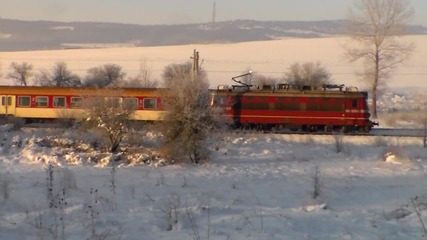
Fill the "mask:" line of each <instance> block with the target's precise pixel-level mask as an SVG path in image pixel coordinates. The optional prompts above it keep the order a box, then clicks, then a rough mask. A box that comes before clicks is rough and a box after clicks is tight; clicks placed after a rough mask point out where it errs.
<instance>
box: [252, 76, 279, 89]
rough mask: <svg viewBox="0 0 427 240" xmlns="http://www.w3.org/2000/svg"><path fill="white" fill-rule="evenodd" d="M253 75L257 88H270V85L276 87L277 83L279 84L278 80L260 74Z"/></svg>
mask: <svg viewBox="0 0 427 240" xmlns="http://www.w3.org/2000/svg"><path fill="white" fill-rule="evenodd" d="M252 75H253V80H252V82H253V85H254V86H256V87H257V88H263V87H264V86H268V85H270V86H271V85H275V84H276V83H278V82H279V81H278V79H275V78H272V77H269V76H265V75H262V74H259V73H255V74H252Z"/></svg>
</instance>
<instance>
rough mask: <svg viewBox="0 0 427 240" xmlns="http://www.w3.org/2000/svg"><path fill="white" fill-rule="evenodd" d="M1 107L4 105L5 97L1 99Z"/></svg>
mask: <svg viewBox="0 0 427 240" xmlns="http://www.w3.org/2000/svg"><path fill="white" fill-rule="evenodd" d="M1 105H2V106H4V105H6V97H4V96H2V97H1Z"/></svg>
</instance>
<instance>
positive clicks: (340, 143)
mask: <svg viewBox="0 0 427 240" xmlns="http://www.w3.org/2000/svg"><path fill="white" fill-rule="evenodd" d="M333 137H334V144H335V152H336V153H340V152H342V151H343V149H344V134H343V133H342V132H339V133H334V134H333Z"/></svg>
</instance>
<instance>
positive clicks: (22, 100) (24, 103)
mask: <svg viewBox="0 0 427 240" xmlns="http://www.w3.org/2000/svg"><path fill="white" fill-rule="evenodd" d="M30 103H31V101H30V97H27V96H25V97H24V96H23V97H18V106H20V107H29V106H30Z"/></svg>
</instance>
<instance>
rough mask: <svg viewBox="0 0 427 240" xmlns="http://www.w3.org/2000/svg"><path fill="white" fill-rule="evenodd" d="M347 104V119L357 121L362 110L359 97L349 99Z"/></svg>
mask: <svg viewBox="0 0 427 240" xmlns="http://www.w3.org/2000/svg"><path fill="white" fill-rule="evenodd" d="M345 105H346V106H345V109H346V116H347V119H349V120H352V121H355V120H356V119H357V117H358V113H359V112H360V111H359V105H360V104H359V101H358V99H356V98H355V99H348V100H347V101H346V104H345Z"/></svg>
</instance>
